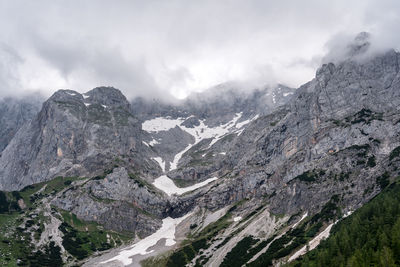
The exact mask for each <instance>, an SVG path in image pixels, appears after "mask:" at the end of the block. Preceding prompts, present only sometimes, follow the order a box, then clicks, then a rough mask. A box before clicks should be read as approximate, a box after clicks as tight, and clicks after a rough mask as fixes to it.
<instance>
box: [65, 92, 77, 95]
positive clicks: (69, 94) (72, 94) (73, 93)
mask: <svg viewBox="0 0 400 267" xmlns="http://www.w3.org/2000/svg"><path fill="white" fill-rule="evenodd" d="M66 93H67V94H69V95H72V96H75V95H76V94H75V93H70V92H66Z"/></svg>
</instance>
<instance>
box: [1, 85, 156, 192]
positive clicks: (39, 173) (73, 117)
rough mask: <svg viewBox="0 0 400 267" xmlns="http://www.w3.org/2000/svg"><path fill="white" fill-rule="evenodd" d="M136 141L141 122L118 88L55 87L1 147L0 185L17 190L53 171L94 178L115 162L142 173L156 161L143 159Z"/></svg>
mask: <svg viewBox="0 0 400 267" xmlns="http://www.w3.org/2000/svg"><path fill="white" fill-rule="evenodd" d="M141 140H142V137H141V125H140V122H139V121H138V120H137V119H136V118H135V117H134V116H133V115H132V114H131V113H130V105H129V103H128V101H127V100H126V98H125V97H124V96H123V95H122V94H121V92H120V91H119V90H116V89H112V88H95V89H93V90H92V91H89V92H88V93H87V94H85V95H81V94H79V93H77V92H74V91H71V90H60V91H57V92H56V93H55V94H54V95H53V96H52V97H50V99H49V100H47V101H46V102H45V103H44V104H43V108H42V110H41V111H40V113H39V114H38V115H37V116H36V117H35V118H34V119H33V120H32V121H31V122H29V123H28V124H25V125H24V126H23V127H22V128H21V130H20V131H19V132H18V133H17V134H16V135H15V137H14V138H13V140H12V141H11V142H10V144H9V145H8V147H7V148H6V149H5V150H4V151H3V153H2V156H1V158H0V166H1V171H0V188H1V189H3V190H16V189H21V188H23V187H24V186H26V185H29V184H33V183H38V182H42V181H46V180H49V179H52V178H54V177H55V176H56V175H63V176H85V175H86V176H93V175H96V174H99V173H102V171H103V170H105V169H107V168H110V167H111V166H113V164H114V162H115V161H116V160H117V161H119V162H122V165H126V166H129V168H130V169H138V170H141V171H142V172H146V170H148V169H149V168H148V167H147V166H146V165H147V164H150V165H149V166H152V165H155V164H154V163H153V162H151V161H149V162H148V163H146V157H144V156H143V155H142V154H146V151H148V149H147V148H146V147H144V146H143V144H142V141H141Z"/></svg>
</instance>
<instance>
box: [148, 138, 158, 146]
mask: <svg viewBox="0 0 400 267" xmlns="http://www.w3.org/2000/svg"><path fill="white" fill-rule="evenodd" d="M156 144H159V142H158V141H157V140H156V139H153V140H151V141H150V142H149V145H151V146H154V145H156Z"/></svg>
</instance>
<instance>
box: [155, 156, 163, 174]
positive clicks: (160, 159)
mask: <svg viewBox="0 0 400 267" xmlns="http://www.w3.org/2000/svg"><path fill="white" fill-rule="evenodd" d="M153 159H154V160H155V161H157V163H158V164H159V165H160V167H161V170H162V171H163V172H165V161H164V160H163V159H162V158H161V157H155V158H153Z"/></svg>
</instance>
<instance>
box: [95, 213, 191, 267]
mask: <svg viewBox="0 0 400 267" xmlns="http://www.w3.org/2000/svg"><path fill="white" fill-rule="evenodd" d="M190 215H191V213H188V214H186V215H185V216H183V217H180V218H176V219H173V218H171V217H167V218H165V219H163V220H162V226H161V228H160V229H158V230H157V231H156V232H155V233H154V234H152V235H150V236H148V237H146V238H144V239H142V240H140V241H139V242H137V243H136V244H134V245H132V246H130V247H129V248H128V249H126V250H123V251H121V252H120V253H119V254H118V255H117V256H115V257H114V258H111V259H109V260H107V261H103V262H101V263H100V264H105V263H109V262H111V261H114V260H118V261H120V262H122V264H123V265H124V266H126V265H129V264H132V258H131V257H132V256H135V255H138V254H140V255H146V254H149V253H152V252H153V251H154V250H150V251H148V249H149V248H150V247H152V246H154V245H155V244H157V242H158V241H160V240H161V239H165V245H166V246H172V245H174V244H175V243H176V241H175V229H176V227H177V225H178V224H180V223H181V222H182V221H183V220H184V219H186V218H187V217H189V216H190Z"/></svg>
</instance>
